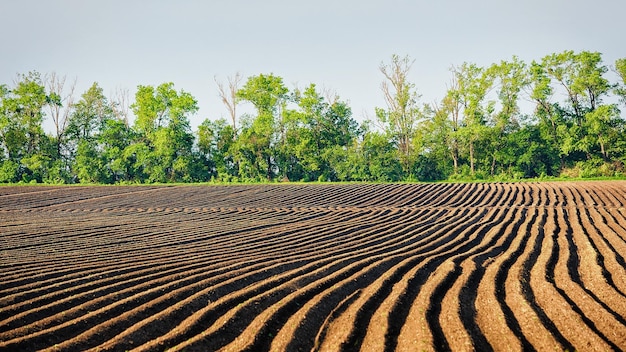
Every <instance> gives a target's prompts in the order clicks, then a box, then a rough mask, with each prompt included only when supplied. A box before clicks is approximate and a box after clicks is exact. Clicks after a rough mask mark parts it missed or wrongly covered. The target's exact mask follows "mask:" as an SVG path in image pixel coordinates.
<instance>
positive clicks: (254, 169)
mask: <svg viewBox="0 0 626 352" xmlns="http://www.w3.org/2000/svg"><path fill="white" fill-rule="evenodd" d="M288 92H289V90H288V89H287V88H286V87H285V86H284V85H283V80H282V78H281V77H278V76H274V75H273V74H269V75H264V74H260V75H258V76H252V77H250V78H248V80H247V82H246V84H245V85H244V86H243V87H242V88H241V89H239V90H238V91H237V97H238V98H239V99H242V100H244V101H247V102H250V103H252V105H254V107H255V108H256V112H257V115H256V116H255V117H253V118H249V119H248V121H244V122H243V127H242V131H241V134H240V136H239V138H238V143H237V149H238V151H237V153H236V155H237V157H238V159H239V160H238V163H239V164H240V172H242V173H243V174H242V176H243V177H244V178H248V179H257V180H259V179H262V178H266V179H268V180H271V179H273V178H274V177H275V176H276V174H277V172H278V171H279V170H278V165H276V159H275V155H276V147H277V145H278V144H279V143H284V142H285V140H284V137H285V134H284V130H283V126H284V121H283V117H284V115H283V110H284V108H285V104H286V100H287V98H288V94H287V93H288Z"/></svg>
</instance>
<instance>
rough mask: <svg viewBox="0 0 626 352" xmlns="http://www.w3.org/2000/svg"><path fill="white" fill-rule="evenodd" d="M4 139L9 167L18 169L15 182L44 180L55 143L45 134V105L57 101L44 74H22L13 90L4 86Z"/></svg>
mask: <svg viewBox="0 0 626 352" xmlns="http://www.w3.org/2000/svg"><path fill="white" fill-rule="evenodd" d="M0 100H1V101H0V103H1V107H0V139H1V145H2V149H3V151H4V154H5V155H4V158H2V159H4V161H3V163H5V162H6V163H7V164H6V165H5V170H9V171H11V170H15V165H18V168H17V172H16V173H12V172H8V174H12V175H13V176H15V177H14V178H13V179H12V181H17V180H23V181H27V182H30V181H37V182H42V181H43V180H44V179H46V178H47V173H48V169H49V168H50V167H51V164H52V163H53V161H54V159H53V158H52V156H53V155H54V149H53V148H52V149H51V148H50V146H51V145H52V144H53V143H52V142H51V141H50V139H49V138H48V136H47V135H46V134H45V133H44V131H43V128H42V122H43V117H44V111H43V109H44V107H45V106H46V105H48V104H51V103H54V100H55V99H54V97H50V96H49V95H48V94H47V93H46V90H45V87H44V85H43V82H42V80H41V75H40V74H39V73H38V72H29V73H28V74H26V75H19V76H18V81H17V83H16V85H15V87H14V88H13V89H9V87H7V86H6V85H3V86H0Z"/></svg>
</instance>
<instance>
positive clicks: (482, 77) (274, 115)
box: [0, 51, 626, 184]
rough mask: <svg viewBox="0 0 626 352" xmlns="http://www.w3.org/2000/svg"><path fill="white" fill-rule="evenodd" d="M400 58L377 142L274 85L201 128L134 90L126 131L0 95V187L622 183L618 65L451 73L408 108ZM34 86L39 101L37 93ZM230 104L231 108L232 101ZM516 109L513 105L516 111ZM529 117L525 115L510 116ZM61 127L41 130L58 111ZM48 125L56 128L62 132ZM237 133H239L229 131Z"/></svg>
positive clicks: (155, 91)
mask: <svg viewBox="0 0 626 352" xmlns="http://www.w3.org/2000/svg"><path fill="white" fill-rule="evenodd" d="M412 63H413V62H412V61H411V60H409V58H408V57H405V58H401V57H399V56H397V55H393V56H392V57H391V62H390V63H389V64H387V65H385V64H381V66H380V71H381V73H382V74H383V75H384V78H385V80H384V83H383V90H382V93H383V97H384V99H385V102H386V103H387V106H386V107H385V108H377V109H376V122H377V123H378V124H379V126H378V127H379V129H376V128H372V127H371V126H370V124H369V122H365V123H363V124H361V125H359V124H358V123H357V122H356V121H355V120H354V118H353V117H352V110H351V108H350V106H349V104H348V103H347V102H346V101H342V100H341V99H339V97H338V96H336V95H332V94H323V93H321V92H320V91H318V89H317V87H316V86H315V85H314V84H310V85H308V86H306V87H305V88H304V89H303V90H300V89H294V90H293V91H290V90H289V89H287V87H285V85H284V84H283V79H282V78H281V77H279V76H276V75H274V74H268V75H266V74H261V75H257V76H251V77H249V78H248V80H247V82H246V84H245V85H244V86H243V87H241V88H240V89H239V90H237V91H235V88H233V93H232V94H233V104H236V103H240V102H243V103H245V102H248V103H250V104H251V105H252V106H254V112H253V113H251V114H246V115H243V116H235V110H234V109H233V110H231V111H230V112H231V119H232V123H228V122H227V121H226V120H224V119H218V120H210V119H205V120H204V121H203V122H202V123H201V124H200V125H199V126H198V129H197V130H196V131H192V130H191V127H190V122H189V118H190V116H191V115H192V114H194V113H196V112H197V111H198V106H197V101H196V99H195V98H194V97H193V96H192V95H191V94H189V93H187V92H185V91H183V90H176V89H174V84H173V83H164V84H161V85H159V86H144V85H140V86H138V87H137V91H136V94H135V99H134V102H133V103H132V105H131V106H130V108H131V110H132V111H133V113H134V114H135V119H134V121H133V122H132V124H130V125H129V123H128V121H127V120H126V119H125V118H124V119H122V118H121V116H125V114H123V113H120V110H119V109H120V104H119V102H111V101H110V100H109V99H108V98H107V97H106V96H105V94H104V92H103V89H102V88H100V87H99V86H98V84H97V83H94V84H93V85H92V86H91V87H90V88H89V89H87V91H85V92H84V93H83V94H82V95H81V96H80V99H79V100H78V101H77V102H76V103H72V102H73V101H74V100H73V99H68V98H67V97H61V96H60V93H59V92H58V91H55V90H54V88H53V87H52V86H50V84H49V82H48V83H46V84H44V82H43V80H42V78H41V75H40V74H39V73H37V72H30V73H28V74H26V75H18V77H17V80H16V81H15V83H14V84H13V85H7V84H0V182H1V183H14V182H26V183H40V182H45V183H73V182H81V183H124V184H126V183H168V182H205V181H216V182H268V181H321V182H334V181H342V182H355V181H356V182H359V181H365V182H397V181H425V182H432V181H438V180H445V179H448V180H455V181H458V180H472V181H474V180H501V181H508V180H518V179H522V178H539V179H545V178H556V177H566V178H585V177H624V175H625V171H624V164H626V122H625V120H624V118H623V113H622V111H621V110H620V108H621V107H622V106H623V105H622V104H624V105H626V59H619V60H617V61H616V62H615V65H614V66H611V69H612V70H613V71H614V73H615V74H616V76H615V77H617V81H616V82H611V81H610V80H609V78H608V76H607V73H608V70H609V68H608V67H607V66H606V65H605V64H604V63H603V62H602V56H601V54H600V53H597V52H589V51H581V52H574V51H564V52H560V53H554V54H550V55H546V56H545V57H543V58H541V59H540V60H536V61H533V62H531V63H530V64H526V63H524V62H522V61H521V60H520V59H519V58H517V57H513V58H511V59H510V60H507V61H500V62H499V63H494V64H492V65H489V66H487V67H480V66H478V65H476V64H473V63H463V64H462V65H460V66H457V67H453V68H452V70H451V74H452V80H451V82H450V85H449V88H448V91H447V92H446V94H445V96H444V97H443V98H442V99H441V101H440V102H439V103H437V104H433V105H432V106H427V105H424V106H418V100H419V95H418V94H417V93H416V87H415V85H414V84H413V83H411V82H409V80H408V72H409V69H410V67H411V65H412ZM46 86H48V87H50V90H51V91H47V90H46ZM235 98H236V99H235ZM522 102H524V103H522ZM528 102H530V103H531V104H532V106H531V108H530V109H529V110H528V111H522V110H523V109H522V107H526V106H528ZM63 104H67V106H65V107H63V109H64V111H66V112H67V114H66V116H67V125H65V124H58V125H55V127H56V131H55V133H54V134H53V135H51V134H47V133H45V132H44V130H43V127H42V126H43V124H44V119H45V118H46V113H45V111H46V110H47V109H48V110H50V112H51V114H52V115H53V116H51V117H53V119H55V117H54V116H56V118H57V119H58V118H59V116H60V115H54V112H55V111H56V112H58V111H59V108H60V107H61V106H62V105H63ZM57 119H55V120H54V121H55V122H60V120H57ZM235 121H238V122H239V123H238V124H235Z"/></svg>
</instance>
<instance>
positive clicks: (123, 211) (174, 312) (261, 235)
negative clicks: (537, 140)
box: [0, 181, 626, 351]
mask: <svg viewBox="0 0 626 352" xmlns="http://www.w3.org/2000/svg"><path fill="white" fill-rule="evenodd" d="M625 203H626V182H622V181H615V182H548V183H513V184H509V183H474V184H416V185H399V184H388V185H375V184H368V185H358V184H347V185H293V184H284V185H238V186H226V187H220V186H175V187H160V186H157V187H154V186H150V187H110V188H106V187H103V188H93V187H63V188H62V187H46V188H31V187H25V188H23V189H22V190H20V189H19V188H7V189H5V190H0V350H10V351H12V350H37V349H54V350H62V351H63V350H65V351H71V350H88V349H92V350H94V351H96V350H97V351H102V350H111V351H117V350H134V351H153V350H165V349H172V350H185V351H207V350H224V351H241V350H248V351H253V350H254V351H257V350H284V351H300V350H337V351H345V350H367V351H391V350H398V351H409V350H411V351H413V350H452V349H453V350H472V349H473V350H486V351H488V350H518V351H519V350H529V351H532V350H551V349H558V350H574V349H578V350H623V349H626V281H625V280H624V277H626V255H625V254H624V253H626V208H625Z"/></svg>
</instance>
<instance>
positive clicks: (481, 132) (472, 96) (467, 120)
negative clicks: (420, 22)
mask: <svg viewBox="0 0 626 352" xmlns="http://www.w3.org/2000/svg"><path fill="white" fill-rule="evenodd" d="M452 72H453V74H454V76H455V77H454V80H455V81H456V82H458V84H457V85H456V87H452V88H451V89H450V90H449V92H448V94H449V95H450V96H452V97H454V100H456V101H458V103H459V104H460V106H461V111H462V115H463V120H462V123H461V126H460V128H459V130H458V136H459V140H462V141H463V143H464V145H465V147H466V148H467V153H468V157H469V162H470V173H471V175H472V176H474V175H475V173H476V160H478V159H479V156H478V155H477V154H478V152H479V151H481V150H480V149H477V145H478V144H479V143H480V142H483V141H484V138H485V136H487V135H488V133H489V129H488V127H487V125H486V123H487V118H488V117H489V116H490V115H491V114H492V113H493V111H494V106H495V103H494V102H485V99H486V96H487V93H488V91H489V90H490V89H491V87H492V85H493V80H494V76H493V74H492V72H490V71H489V70H486V69H484V68H482V67H479V66H477V65H475V64H469V63H463V65H461V66H460V67H453V68H452Z"/></svg>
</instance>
